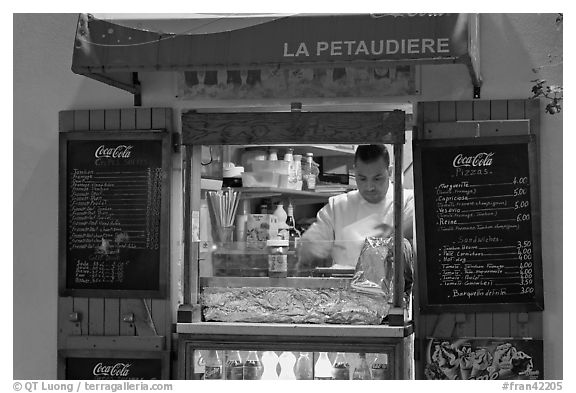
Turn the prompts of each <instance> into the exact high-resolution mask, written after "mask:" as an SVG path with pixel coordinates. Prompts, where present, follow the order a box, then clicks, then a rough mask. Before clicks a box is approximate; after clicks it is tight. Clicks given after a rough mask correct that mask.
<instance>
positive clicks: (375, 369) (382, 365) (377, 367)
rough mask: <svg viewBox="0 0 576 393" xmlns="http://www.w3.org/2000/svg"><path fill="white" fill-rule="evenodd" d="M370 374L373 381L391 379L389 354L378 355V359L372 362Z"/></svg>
mask: <svg viewBox="0 0 576 393" xmlns="http://www.w3.org/2000/svg"><path fill="white" fill-rule="evenodd" d="M370 372H371V374H372V379H390V375H389V365H388V354H386V353H379V354H377V355H376V359H374V361H373V362H372V366H370Z"/></svg>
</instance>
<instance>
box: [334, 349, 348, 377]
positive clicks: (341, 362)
mask: <svg viewBox="0 0 576 393" xmlns="http://www.w3.org/2000/svg"><path fill="white" fill-rule="evenodd" d="M332 376H333V377H334V379H342V380H346V379H350V363H348V360H346V355H345V354H344V352H338V353H337V354H336V359H334V364H333V365H332Z"/></svg>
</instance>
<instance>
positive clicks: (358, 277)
mask: <svg viewBox="0 0 576 393" xmlns="http://www.w3.org/2000/svg"><path fill="white" fill-rule="evenodd" d="M412 259H413V255H412V246H411V244H410V242H409V241H408V240H406V239H404V243H403V258H402V260H403V265H404V277H405V283H404V286H405V292H408V291H409V290H410V288H411V285H412V263H413V261H412ZM393 293H394V243H393V238H391V237H389V238H367V239H366V241H365V243H364V246H363V248H362V252H361V253H360V257H359V258H358V262H357V265H356V273H355V275H354V277H353V278H352V280H351V285H350V287H348V288H291V287H241V288H228V287H204V288H203V290H202V293H201V296H200V302H201V304H202V313H203V317H204V320H205V321H218V322H265V323H317V324H322V323H337V324H352V325H378V324H381V323H382V320H383V319H384V318H385V317H386V316H387V315H388V311H389V309H390V306H391V303H392V300H393Z"/></svg>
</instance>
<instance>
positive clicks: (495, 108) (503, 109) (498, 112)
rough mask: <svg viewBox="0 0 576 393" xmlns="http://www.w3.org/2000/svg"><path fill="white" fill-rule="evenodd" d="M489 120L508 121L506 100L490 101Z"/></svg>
mask: <svg viewBox="0 0 576 393" xmlns="http://www.w3.org/2000/svg"><path fill="white" fill-rule="evenodd" d="M490 119H492V120H506V119H508V101H506V100H493V101H490Z"/></svg>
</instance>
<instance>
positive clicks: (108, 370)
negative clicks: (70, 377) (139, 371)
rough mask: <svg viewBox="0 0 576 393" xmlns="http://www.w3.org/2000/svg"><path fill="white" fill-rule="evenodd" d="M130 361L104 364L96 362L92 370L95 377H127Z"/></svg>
mask: <svg viewBox="0 0 576 393" xmlns="http://www.w3.org/2000/svg"><path fill="white" fill-rule="evenodd" d="M131 365H132V363H115V364H110V365H105V364H103V363H101V362H100V363H97V364H96V365H95V366H94V369H93V370H92V374H93V375H94V376H95V377H128V374H130V366H131Z"/></svg>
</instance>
